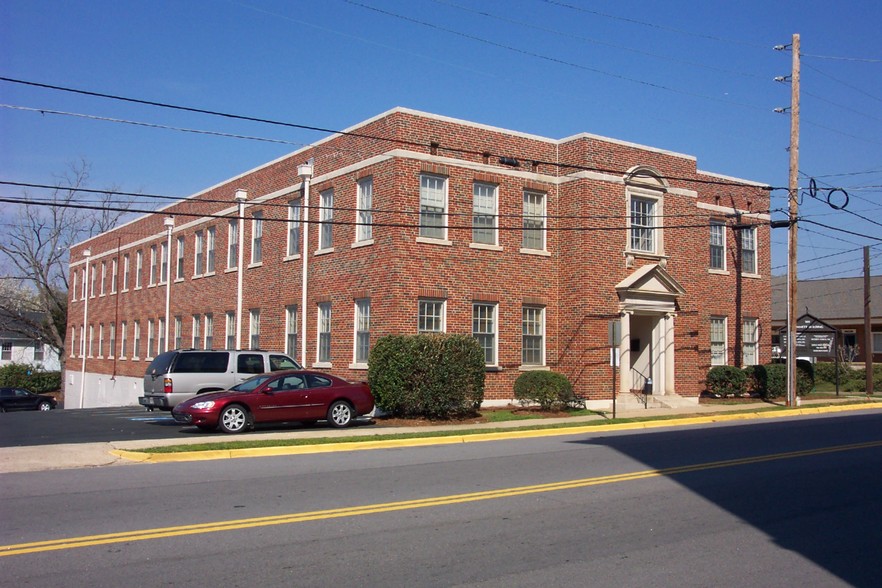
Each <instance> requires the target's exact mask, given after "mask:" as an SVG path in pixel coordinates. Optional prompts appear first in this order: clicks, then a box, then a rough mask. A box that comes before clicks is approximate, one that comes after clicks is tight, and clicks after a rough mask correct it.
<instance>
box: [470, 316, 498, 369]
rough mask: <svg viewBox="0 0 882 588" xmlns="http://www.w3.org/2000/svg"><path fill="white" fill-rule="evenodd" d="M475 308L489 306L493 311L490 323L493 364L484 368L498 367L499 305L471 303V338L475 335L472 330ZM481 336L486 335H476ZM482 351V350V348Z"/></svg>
mask: <svg viewBox="0 0 882 588" xmlns="http://www.w3.org/2000/svg"><path fill="white" fill-rule="evenodd" d="M476 306H489V307H491V308H492V309H493V313H492V321H493V333H492V335H493V360H494V361H493V362H492V363H485V364H484V366H485V367H490V368H492V367H498V366H499V303H498V302H480V301H479V302H472V336H473V337H474V336H475V335H476V333H475V328H474V321H475V307H476ZM477 334H481V335H486V334H487V333H477ZM482 349H483V348H482Z"/></svg>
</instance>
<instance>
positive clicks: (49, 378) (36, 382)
mask: <svg viewBox="0 0 882 588" xmlns="http://www.w3.org/2000/svg"><path fill="white" fill-rule="evenodd" d="M0 386H8V387H13V388H24V389H25V390H30V391H31V392H34V393H35V394H46V393H48V392H57V391H58V390H60V389H61V372H47V371H46V370H44V369H43V368H42V367H37V366H32V365H28V364H26V363H10V364H8V365H5V366H3V367H0Z"/></svg>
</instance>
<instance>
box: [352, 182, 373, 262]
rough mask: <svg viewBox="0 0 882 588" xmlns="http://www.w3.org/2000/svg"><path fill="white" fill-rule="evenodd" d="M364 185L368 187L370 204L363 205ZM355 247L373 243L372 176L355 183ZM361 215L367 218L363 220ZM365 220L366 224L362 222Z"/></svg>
mask: <svg viewBox="0 0 882 588" xmlns="http://www.w3.org/2000/svg"><path fill="white" fill-rule="evenodd" d="M366 185H369V186H370V202H368V203H367V204H365V202H364V200H365V191H364V187H365V186H366ZM355 202H356V204H355V208H356V210H355V242H354V243H353V246H355V245H361V246H364V245H368V244H372V243H373V242H374V213H373V208H374V178H373V176H368V177H365V178H361V179H360V180H358V182H356V195H355ZM363 215H364V216H366V217H367V218H366V219H364V218H363ZM364 220H367V223H364V222H363V221H364Z"/></svg>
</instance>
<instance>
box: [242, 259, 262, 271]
mask: <svg viewBox="0 0 882 588" xmlns="http://www.w3.org/2000/svg"><path fill="white" fill-rule="evenodd" d="M261 266H263V262H262V261H256V262H251V263H249V264H248V267H247V268H245V269H252V268H255V267H261Z"/></svg>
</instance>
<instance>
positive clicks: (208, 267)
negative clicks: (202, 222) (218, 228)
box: [205, 227, 215, 274]
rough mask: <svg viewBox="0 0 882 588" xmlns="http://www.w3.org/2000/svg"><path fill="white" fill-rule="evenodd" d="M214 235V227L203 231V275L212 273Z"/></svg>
mask: <svg viewBox="0 0 882 588" xmlns="http://www.w3.org/2000/svg"><path fill="white" fill-rule="evenodd" d="M214 234H215V228H214V227H208V229H206V230H205V273H207V274H213V273H214V257H215V255H214V243H215V238H214V236H215V235H214Z"/></svg>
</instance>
